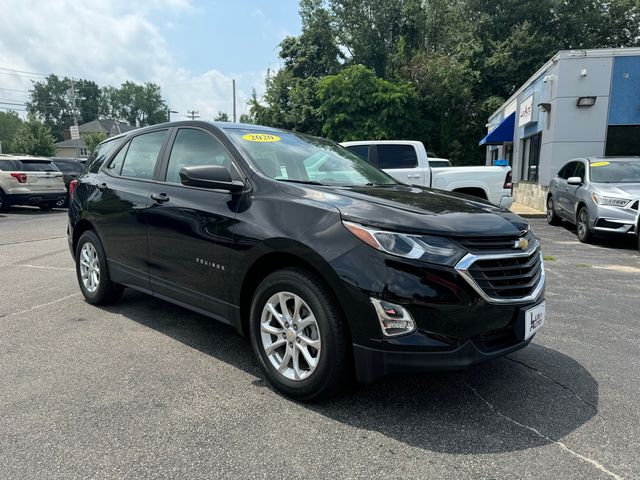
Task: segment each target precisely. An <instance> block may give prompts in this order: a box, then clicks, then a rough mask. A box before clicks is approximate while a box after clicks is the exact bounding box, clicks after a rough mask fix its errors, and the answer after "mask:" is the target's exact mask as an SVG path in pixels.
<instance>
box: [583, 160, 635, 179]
mask: <svg viewBox="0 0 640 480" xmlns="http://www.w3.org/2000/svg"><path fill="white" fill-rule="evenodd" d="M590 167H591V181H592V182H595V183H640V160H624V161H615V162H608V161H606V160H603V161H598V162H593V163H592V164H591V166H590Z"/></svg>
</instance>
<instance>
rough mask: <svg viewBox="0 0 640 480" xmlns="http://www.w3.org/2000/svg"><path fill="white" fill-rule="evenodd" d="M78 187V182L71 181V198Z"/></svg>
mask: <svg viewBox="0 0 640 480" xmlns="http://www.w3.org/2000/svg"><path fill="white" fill-rule="evenodd" d="M77 185H78V180H71V182H70V183H69V196H71V195H73V192H74V190H75V189H76V186H77Z"/></svg>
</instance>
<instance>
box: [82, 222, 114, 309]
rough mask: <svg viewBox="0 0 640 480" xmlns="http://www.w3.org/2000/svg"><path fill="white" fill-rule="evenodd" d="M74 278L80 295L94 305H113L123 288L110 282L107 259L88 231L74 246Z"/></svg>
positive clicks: (94, 237) (93, 235)
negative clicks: (75, 277)
mask: <svg viewBox="0 0 640 480" xmlns="http://www.w3.org/2000/svg"><path fill="white" fill-rule="evenodd" d="M76 276H77V277H78V284H79V285H80V290H81V291H82V295H84V298H85V299H86V300H87V302H89V303H92V304H94V305H104V304H109V303H113V302H115V301H116V300H118V299H119V298H120V296H121V295H122V291H123V290H124V287H123V286H122V285H119V284H117V283H114V282H112V281H111V278H110V277H109V268H108V265H107V257H106V255H105V253H104V249H103V248H102V244H101V243H100V239H99V238H98V236H97V235H96V234H95V233H94V232H92V231H91V230H88V231H86V232H84V233H83V234H82V236H81V237H80V239H79V240H78V245H77V246H76Z"/></svg>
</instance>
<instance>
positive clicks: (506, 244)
mask: <svg viewBox="0 0 640 480" xmlns="http://www.w3.org/2000/svg"><path fill="white" fill-rule="evenodd" d="M520 238H525V239H527V240H528V241H529V243H531V242H533V241H534V240H535V237H534V236H533V233H532V232H531V230H529V231H528V232H527V233H525V234H524V235H511V236H508V237H470V238H461V239H457V242H458V243H459V244H460V245H462V246H463V247H465V248H466V249H467V250H468V251H470V252H473V253H479V252H491V251H502V252H504V251H509V250H513V248H514V244H515V242H516V241H517V240H519V239H520Z"/></svg>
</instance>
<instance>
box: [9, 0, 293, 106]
mask: <svg viewBox="0 0 640 480" xmlns="http://www.w3.org/2000/svg"><path fill="white" fill-rule="evenodd" d="M2 10H3V17H4V18H3V28H2V29H0V102H1V101H5V102H7V101H9V102H16V103H19V102H22V101H24V100H26V99H27V97H28V94H27V91H28V89H29V88H30V86H31V83H32V82H33V81H38V80H41V79H42V78H43V75H44V74H48V73H56V74H58V75H66V76H73V77H76V78H87V79H90V80H94V81H95V82H97V83H98V84H99V85H119V84H120V83H122V82H123V81H125V80H133V81H136V82H146V81H152V82H155V83H158V84H160V85H161V87H162V92H163V95H164V96H165V98H166V100H167V102H168V103H169V105H170V106H171V108H172V109H173V110H177V111H178V112H179V113H178V114H175V115H174V118H180V117H181V115H183V114H185V113H186V111H187V110H198V111H200V114H201V116H202V118H204V119H211V118H212V117H213V116H214V115H215V114H216V113H217V112H218V111H219V110H221V111H224V112H227V113H229V114H231V110H232V104H231V79H232V78H235V79H236V80H237V85H238V112H239V113H242V112H244V111H246V106H245V104H246V101H247V99H248V98H249V96H250V94H251V89H252V88H256V89H257V91H258V93H259V94H260V93H262V92H263V91H264V76H265V74H266V72H267V69H272V70H277V69H278V68H279V67H280V66H281V62H280V61H279V58H278V44H279V43H280V42H281V41H282V39H283V38H284V37H285V36H287V35H298V34H299V32H300V18H299V15H298V1H297V0H277V1H276V0H272V1H268V0H236V1H198V0H154V1H153V2H151V1H148V0H110V1H108V2H96V1H84V2H79V1H77V0H56V1H55V2H53V1H50V0H3V8H2ZM16 70H18V71H20V72H23V73H12V72H15V71H16ZM24 72H30V73H24ZM4 105H5V106H6V105H7V104H6V103H5V104H4ZM2 108H4V107H3V104H1V103H0V109H2ZM18 110H20V108H19V107H18ZM21 113H22V112H21Z"/></svg>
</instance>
